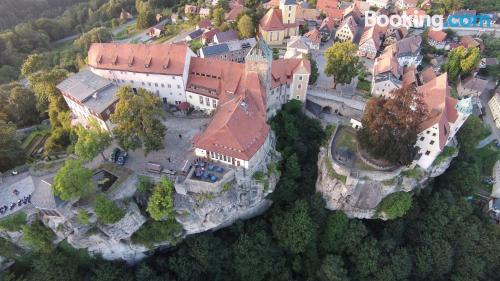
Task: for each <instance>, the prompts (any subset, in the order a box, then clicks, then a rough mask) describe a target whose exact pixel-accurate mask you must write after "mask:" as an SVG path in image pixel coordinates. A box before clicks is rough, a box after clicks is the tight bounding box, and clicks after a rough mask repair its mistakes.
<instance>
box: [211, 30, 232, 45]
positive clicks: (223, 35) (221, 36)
mask: <svg viewBox="0 0 500 281" xmlns="http://www.w3.org/2000/svg"><path fill="white" fill-rule="evenodd" d="M215 39H217V42H219V43H224V42H229V41H234V40H238V32H236V31H234V30H232V29H230V30H227V31H224V32H219V33H217V34H215V36H214V40H215Z"/></svg>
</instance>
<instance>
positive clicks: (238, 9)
mask: <svg viewBox="0 0 500 281" xmlns="http://www.w3.org/2000/svg"><path fill="white" fill-rule="evenodd" d="M246 10H247V8H246V7H244V6H234V8H232V9H231V10H230V11H229V12H228V13H226V20H228V21H235V20H236V18H237V17H238V15H239V14H241V13H243V12H245V11H246Z"/></svg>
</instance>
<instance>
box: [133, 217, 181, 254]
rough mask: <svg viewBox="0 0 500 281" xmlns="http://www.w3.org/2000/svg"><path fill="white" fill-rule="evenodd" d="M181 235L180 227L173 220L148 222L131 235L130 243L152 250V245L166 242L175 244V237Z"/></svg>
mask: <svg viewBox="0 0 500 281" xmlns="http://www.w3.org/2000/svg"><path fill="white" fill-rule="evenodd" d="M181 233H182V226H181V225H180V224H179V223H178V222H177V221H176V220H175V219H170V220H168V221H149V222H147V223H145V224H143V225H142V227H141V228H140V229H139V230H138V231H137V232H135V233H134V235H132V242H134V243H137V244H142V245H144V246H146V247H149V248H153V246H154V244H157V243H160V242H168V243H170V244H172V245H175V244H176V243H177V241H178V240H177V237H179V236H180V234H181Z"/></svg>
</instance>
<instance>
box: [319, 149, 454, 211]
mask: <svg viewBox="0 0 500 281" xmlns="http://www.w3.org/2000/svg"><path fill="white" fill-rule="evenodd" d="M456 156H457V153H455V154H453V155H452V156H450V157H447V158H445V159H442V160H441V161H440V162H439V164H436V165H433V166H431V167H430V168H429V169H428V170H427V171H424V170H422V169H420V168H418V167H416V168H403V169H398V170H396V171H395V172H394V171H393V172H383V171H380V172H377V171H369V172H368V171H359V170H357V171H351V170H350V169H348V168H347V167H345V166H343V165H341V164H340V163H337V162H336V161H335V160H333V159H332V158H331V155H330V153H328V149H327V148H325V147H322V148H321V150H320V153H319V157H318V179H317V181H316V190H317V191H318V192H320V193H321V194H322V196H323V198H324V200H325V202H326V208H327V209H330V210H340V211H343V212H344V213H345V214H346V215H347V216H348V217H351V218H360V219H375V218H379V219H385V218H384V217H382V216H380V215H379V214H377V213H376V208H377V206H378V204H379V203H380V202H381V201H382V200H383V199H384V198H385V197H386V196H387V195H389V194H391V193H393V192H397V191H405V192H410V191H412V190H414V189H416V188H423V187H425V185H426V183H427V182H428V180H429V179H430V178H433V177H437V176H439V175H441V174H442V173H444V172H445V171H446V169H448V167H449V166H450V163H451V161H452V160H453V158H454V157H456Z"/></svg>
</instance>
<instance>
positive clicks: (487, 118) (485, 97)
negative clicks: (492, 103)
mask: <svg viewBox="0 0 500 281" xmlns="http://www.w3.org/2000/svg"><path fill="white" fill-rule="evenodd" d="M495 83H496V81H495V79H494V78H492V77H490V78H489V81H488V84H487V88H488V89H493V88H495ZM491 96H492V93H490V91H487V92H486V93H484V94H482V95H481V96H479V100H480V101H481V105H482V106H483V116H482V117H483V122H484V123H486V124H487V125H488V126H489V127H490V130H491V137H492V138H494V139H496V140H498V141H500V130H499V129H498V128H497V126H496V124H495V121H494V119H493V115H492V114H491V110H490V107H489V106H488V101H489V100H490V98H491ZM483 141H485V142H486V140H483ZM483 141H481V143H482V142H483ZM490 142H491V141H490ZM488 143H489V142H488ZM488 143H486V144H488Z"/></svg>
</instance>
